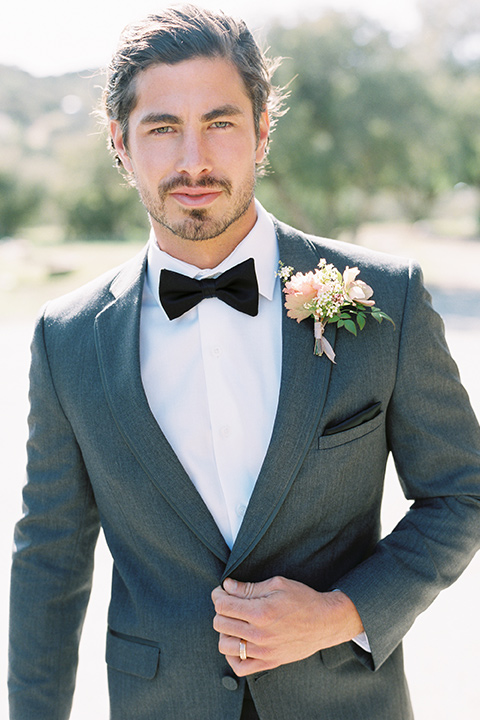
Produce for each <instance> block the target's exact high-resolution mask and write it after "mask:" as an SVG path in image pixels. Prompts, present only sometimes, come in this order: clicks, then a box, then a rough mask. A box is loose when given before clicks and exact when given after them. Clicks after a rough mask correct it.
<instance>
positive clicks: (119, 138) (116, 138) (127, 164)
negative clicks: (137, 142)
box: [110, 120, 133, 173]
mask: <svg viewBox="0 0 480 720" xmlns="http://www.w3.org/2000/svg"><path fill="white" fill-rule="evenodd" d="M110 135H111V138H112V142H113V144H114V146H115V150H116V151H117V154H118V156H119V158H120V160H121V161H122V165H123V167H124V168H125V170H126V171H127V172H128V173H133V165H132V161H131V160H130V156H129V154H128V150H127V148H126V147H125V144H124V142H123V134H122V130H121V128H120V123H119V122H118V121H117V120H111V121H110Z"/></svg>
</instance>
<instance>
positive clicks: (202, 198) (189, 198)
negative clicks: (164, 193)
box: [170, 188, 222, 207]
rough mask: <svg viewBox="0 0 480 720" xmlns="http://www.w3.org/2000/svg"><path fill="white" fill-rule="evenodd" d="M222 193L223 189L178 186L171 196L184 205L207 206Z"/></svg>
mask: <svg viewBox="0 0 480 720" xmlns="http://www.w3.org/2000/svg"><path fill="white" fill-rule="evenodd" d="M221 194H222V190H209V191H205V189H204V188H177V189H176V190H175V191H174V192H171V193H170V195H171V197H172V198H173V199H174V200H176V201H177V202H178V203H179V204H180V205H183V206H184V207H206V206H207V205H211V204H212V203H213V202H215V200H216V199H217V198H218V197H219V196H220V195H221Z"/></svg>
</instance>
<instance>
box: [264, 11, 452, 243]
mask: <svg viewBox="0 0 480 720" xmlns="http://www.w3.org/2000/svg"><path fill="white" fill-rule="evenodd" d="M269 42H270V45H271V47H272V51H273V52H274V53H275V54H279V55H281V56H284V57H286V58H289V60H286V61H284V64H283V66H282V67H281V69H280V71H279V72H278V78H277V80H278V81H279V82H280V83H281V84H285V83H287V82H288V75H290V77H292V76H296V77H295V80H294V81H293V82H292V84H291V90H292V95H291V109H290V110H289V112H288V114H287V115H286V116H285V118H283V119H282V120H281V121H280V123H279V126H278V129H277V130H276V131H275V136H274V140H273V143H272V151H271V158H270V161H271V168H272V170H273V171H274V172H273V174H272V175H271V176H270V177H269V178H268V179H267V180H265V181H263V182H264V184H265V185H267V184H268V185H269V186H270V187H269V188H268V190H267V188H266V189H265V192H268V193H269V194H270V196H273V195H274V194H275V193H276V194H277V196H278V205H281V206H282V208H283V216H285V214H289V215H290V217H291V218H294V217H296V219H297V220H298V218H303V227H304V228H305V229H307V230H314V229H316V231H317V232H318V231H319V229H320V231H321V232H323V233H325V234H331V233H332V232H337V231H338V230H339V229H341V228H342V227H349V228H354V229H355V228H356V227H358V225H359V224H360V223H362V222H364V221H365V219H367V218H368V217H369V216H370V209H371V208H370V202H371V199H372V198H373V197H374V196H375V194H377V193H378V192H379V191H380V190H390V191H394V192H395V193H396V194H397V197H398V198H399V200H400V202H401V203H402V205H403V207H404V210H405V211H406V212H407V214H408V215H409V217H410V218H411V219H413V220H416V219H418V218H419V217H422V216H423V215H424V214H425V213H426V212H427V211H428V209H429V208H430V205H431V203H432V202H433V200H434V198H435V197H436V195H437V194H438V192H439V191H440V190H441V189H443V188H444V187H446V186H447V185H448V168H447V167H446V166H445V165H444V163H443V162H442V160H441V157H442V151H443V147H444V145H445V144H446V143H448V142H449V139H448V135H447V130H448V127H447V126H446V125H445V124H444V123H443V122H442V120H441V118H439V116H438V106H437V103H436V101H435V98H434V97H432V96H431V94H430V93H429V90H428V85H427V83H426V82H425V79H424V77H423V75H422V74H421V73H419V72H417V71H416V70H415V69H414V68H412V67H411V64H410V58H409V54H408V51H407V48H396V47H393V46H392V44H391V42H390V38H389V35H388V33H387V32H386V31H385V30H383V29H382V28H381V27H380V26H378V25H377V24H375V23H374V22H373V21H371V20H366V19H364V18H358V17H357V18H354V19H352V18H350V17H349V16H346V15H340V14H338V13H330V14H328V15H325V16H324V17H323V18H321V19H320V20H319V21H318V22H316V23H309V24H305V25H301V26H299V27H296V28H293V29H292V28H288V29H284V28H282V27H280V26H277V27H274V28H272V30H271V32H270V34H269ZM290 58H291V59H290Z"/></svg>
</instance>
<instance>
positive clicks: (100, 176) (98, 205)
mask: <svg viewBox="0 0 480 720" xmlns="http://www.w3.org/2000/svg"><path fill="white" fill-rule="evenodd" d="M97 140H99V138H97ZM99 145H100V147H99ZM74 159H75V156H73V157H72V158H71V161H73V160H74ZM77 160H78V161H80V160H79V158H77ZM81 162H82V165H81V169H80V170H79V167H78V164H77V169H76V182H75V184H74V185H73V186H70V187H69V188H68V190H67V192H64V193H63V194H62V195H61V196H60V199H59V201H60V206H61V207H62V208H63V215H64V222H65V229H66V234H67V237H68V238H83V239H87V240H88V239H95V240H99V239H100V240H101V239H111V238H115V239H117V240H119V239H122V240H125V239H129V238H132V237H136V236H138V235H143V236H144V237H145V238H146V237H147V234H148V220H147V215H146V211H145V209H144V208H143V206H142V205H141V203H140V201H139V198H138V193H137V192H136V190H134V189H133V188H131V187H129V186H127V184H126V181H125V180H124V179H123V178H122V177H121V176H120V174H119V173H118V171H117V170H116V168H114V167H113V159H112V158H111V157H110V156H109V154H108V152H107V149H106V148H105V147H103V143H99V142H95V143H93V144H92V146H91V147H90V148H89V150H88V151H87V154H86V156H85V155H84V156H83V157H82V160H81ZM82 170H83V172H82Z"/></svg>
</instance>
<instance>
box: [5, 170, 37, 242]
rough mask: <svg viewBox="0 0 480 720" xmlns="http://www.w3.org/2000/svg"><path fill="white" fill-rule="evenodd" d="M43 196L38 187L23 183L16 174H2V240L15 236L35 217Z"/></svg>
mask: <svg viewBox="0 0 480 720" xmlns="http://www.w3.org/2000/svg"><path fill="white" fill-rule="evenodd" d="M42 195H43V193H42V190H41V188H40V187H39V186H38V185H32V184H25V183H22V182H21V181H19V179H18V177H17V176H15V175H14V174H12V173H7V172H0V239H1V238H4V237H10V236H14V235H15V234H16V233H17V231H18V230H20V229H21V228H22V227H24V226H25V225H27V224H28V222H29V221H30V220H31V219H32V218H34V217H35V215H36V212H37V210H38V207H39V205H40V202H41V199H42Z"/></svg>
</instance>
